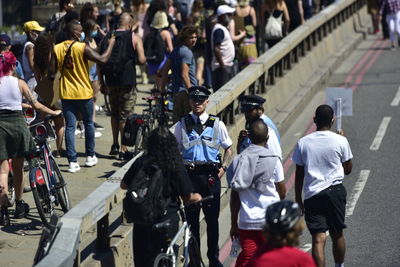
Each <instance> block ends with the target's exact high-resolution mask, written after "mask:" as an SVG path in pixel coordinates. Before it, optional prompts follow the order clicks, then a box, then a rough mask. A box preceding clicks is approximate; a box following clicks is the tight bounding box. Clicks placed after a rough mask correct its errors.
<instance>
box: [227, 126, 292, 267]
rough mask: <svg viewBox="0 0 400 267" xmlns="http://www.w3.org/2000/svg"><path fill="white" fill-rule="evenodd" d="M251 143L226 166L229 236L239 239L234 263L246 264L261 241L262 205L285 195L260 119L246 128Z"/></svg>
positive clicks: (276, 160)
mask: <svg viewBox="0 0 400 267" xmlns="http://www.w3.org/2000/svg"><path fill="white" fill-rule="evenodd" d="M249 137H250V139H251V143H252V144H250V145H249V147H248V148H246V149H245V150H244V151H243V152H242V153H241V154H239V155H237V156H236V157H235V158H234V160H233V162H232V164H231V165H230V167H229V168H228V173H227V179H228V184H229V185H230V186H231V187H232V191H231V202H230V208H231V231H230V235H231V237H232V238H239V240H240V244H241V246H242V251H241V252H240V254H239V257H238V259H237V261H236V266H246V265H247V264H248V263H249V262H250V260H251V258H252V257H253V255H254V253H255V252H256V250H257V248H258V247H259V246H260V245H262V244H264V243H265V238H264V235H263V231H262V229H263V226H264V224H265V211H266V208H267V207H268V206H269V205H270V204H273V203H275V202H277V201H279V200H281V199H283V198H284V197H285V195H286V186H285V183H284V182H283V180H284V176H283V167H282V163H281V161H280V159H279V156H278V155H277V154H275V153H274V152H272V151H271V150H269V149H267V148H266V147H265V144H266V142H267V140H268V126H267V125H266V124H265V123H264V121H263V120H262V119H258V120H255V121H253V122H252V123H251V124H250V128H249Z"/></svg>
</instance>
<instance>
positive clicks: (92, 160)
mask: <svg viewBox="0 0 400 267" xmlns="http://www.w3.org/2000/svg"><path fill="white" fill-rule="evenodd" d="M96 164H97V157H96V156H88V157H87V158H86V162H85V166H87V167H93V166H94V165H96Z"/></svg>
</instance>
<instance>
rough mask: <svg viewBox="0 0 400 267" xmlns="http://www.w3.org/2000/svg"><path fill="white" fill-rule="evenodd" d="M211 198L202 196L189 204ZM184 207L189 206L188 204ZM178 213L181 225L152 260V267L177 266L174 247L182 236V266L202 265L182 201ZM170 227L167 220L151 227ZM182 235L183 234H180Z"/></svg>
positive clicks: (166, 228)
mask: <svg viewBox="0 0 400 267" xmlns="http://www.w3.org/2000/svg"><path fill="white" fill-rule="evenodd" d="M211 199H213V196H212V195H211V196H208V197H205V198H203V199H202V200H200V201H198V202H196V203H194V204H191V205H201V204H202V203H203V202H205V201H209V200H211ZM191 205H189V206H187V207H186V208H190V206H191ZM178 211H179V215H180V217H181V219H182V225H181V227H180V228H179V230H178V232H177V233H176V234H175V236H174V237H173V239H172V241H171V243H170V244H169V246H168V248H167V250H166V252H161V253H159V254H158V255H157V257H156V258H155V260H154V264H153V267H176V266H177V259H176V258H177V257H176V252H175V247H177V246H178V245H177V243H178V241H179V240H180V239H181V238H182V237H183V255H182V264H183V265H182V266H183V267H188V266H189V265H190V267H204V266H205V265H204V262H203V260H202V259H201V254H200V248H199V247H198V244H197V241H196V240H195V238H194V236H193V235H192V233H191V232H190V226H189V224H188V223H187V220H186V213H185V207H184V206H183V204H182V202H181V203H180V206H179V210H178ZM169 227H170V222H169V221H168V220H167V221H165V222H161V223H158V224H155V225H154V226H153V229H155V230H159V231H162V230H168V228H169ZM182 235H183V236H182Z"/></svg>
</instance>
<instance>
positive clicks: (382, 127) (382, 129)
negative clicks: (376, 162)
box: [369, 117, 392, 150]
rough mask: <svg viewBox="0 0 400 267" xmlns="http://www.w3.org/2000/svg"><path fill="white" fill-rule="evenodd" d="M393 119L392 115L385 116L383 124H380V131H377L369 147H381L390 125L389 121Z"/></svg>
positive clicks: (373, 148)
mask: <svg viewBox="0 0 400 267" xmlns="http://www.w3.org/2000/svg"><path fill="white" fill-rule="evenodd" d="M391 119H392V117H384V118H383V120H382V122H381V125H379V128H378V132H377V133H376V136H375V138H374V141H373V142H372V144H371V146H370V147H369V149H371V150H378V149H379V147H380V145H381V143H382V140H383V137H385V133H386V130H387V127H388V126H389V122H390V120H391Z"/></svg>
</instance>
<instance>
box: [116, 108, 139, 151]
mask: <svg viewBox="0 0 400 267" xmlns="http://www.w3.org/2000/svg"><path fill="white" fill-rule="evenodd" d="M139 120H143V115H140V114H132V115H131V116H129V117H128V118H127V119H126V123H125V127H124V131H123V133H122V140H121V143H122V144H123V145H124V146H134V145H135V142H136V136H137V134H138V131H139V128H140V126H141V124H140V123H138V121H139Z"/></svg>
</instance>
